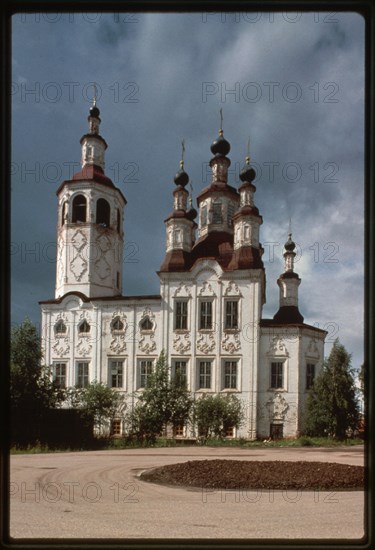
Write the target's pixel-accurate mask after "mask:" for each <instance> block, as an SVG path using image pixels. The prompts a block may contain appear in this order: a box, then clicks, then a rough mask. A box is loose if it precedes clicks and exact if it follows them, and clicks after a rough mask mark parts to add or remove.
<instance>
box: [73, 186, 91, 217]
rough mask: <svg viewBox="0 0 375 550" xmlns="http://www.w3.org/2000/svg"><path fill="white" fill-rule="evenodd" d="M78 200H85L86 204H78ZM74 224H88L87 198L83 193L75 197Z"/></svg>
mask: <svg viewBox="0 0 375 550" xmlns="http://www.w3.org/2000/svg"><path fill="white" fill-rule="evenodd" d="M78 199H84V201H85V202H84V203H83V202H82V203H81V204H77V201H78ZM83 214H84V215H83ZM81 218H83V219H81ZM72 223H87V197H85V195H83V194H82V193H78V194H77V195H74V197H73V199H72Z"/></svg>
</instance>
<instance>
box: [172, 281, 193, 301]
mask: <svg viewBox="0 0 375 550" xmlns="http://www.w3.org/2000/svg"><path fill="white" fill-rule="evenodd" d="M173 297H174V298H177V297H179V298H191V292H190V288H189V286H188V285H187V284H186V283H185V282H182V281H181V283H180V285H179V287H178V288H176V290H175V292H174V294H173Z"/></svg>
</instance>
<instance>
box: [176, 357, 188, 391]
mask: <svg viewBox="0 0 375 550" xmlns="http://www.w3.org/2000/svg"><path fill="white" fill-rule="evenodd" d="M174 375H175V378H176V380H177V381H178V382H179V383H180V384H181V385H182V386H186V384H187V376H186V361H175V363H174Z"/></svg>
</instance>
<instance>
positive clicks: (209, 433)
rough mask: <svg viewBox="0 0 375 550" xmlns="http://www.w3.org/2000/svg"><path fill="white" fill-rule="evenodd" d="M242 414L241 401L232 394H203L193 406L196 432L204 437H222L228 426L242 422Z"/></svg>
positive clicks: (236, 426)
mask: <svg viewBox="0 0 375 550" xmlns="http://www.w3.org/2000/svg"><path fill="white" fill-rule="evenodd" d="M243 416H244V413H243V406H242V403H241V401H240V400H239V399H238V398H237V397H236V396H234V395H226V396H221V395H208V396H203V397H202V398H200V399H198V400H197V401H196V402H195V406H194V420H195V423H196V424H197V426H198V434H199V435H200V436H203V437H205V438H207V437H213V436H214V437H224V436H225V434H226V432H227V430H228V429H229V428H231V427H234V428H238V427H239V426H240V425H241V424H242V421H243Z"/></svg>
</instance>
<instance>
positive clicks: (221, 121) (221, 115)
mask: <svg viewBox="0 0 375 550" xmlns="http://www.w3.org/2000/svg"><path fill="white" fill-rule="evenodd" d="M223 134H224V131H223V109H222V108H221V109H220V130H219V136H221V137H222V136H223Z"/></svg>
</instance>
